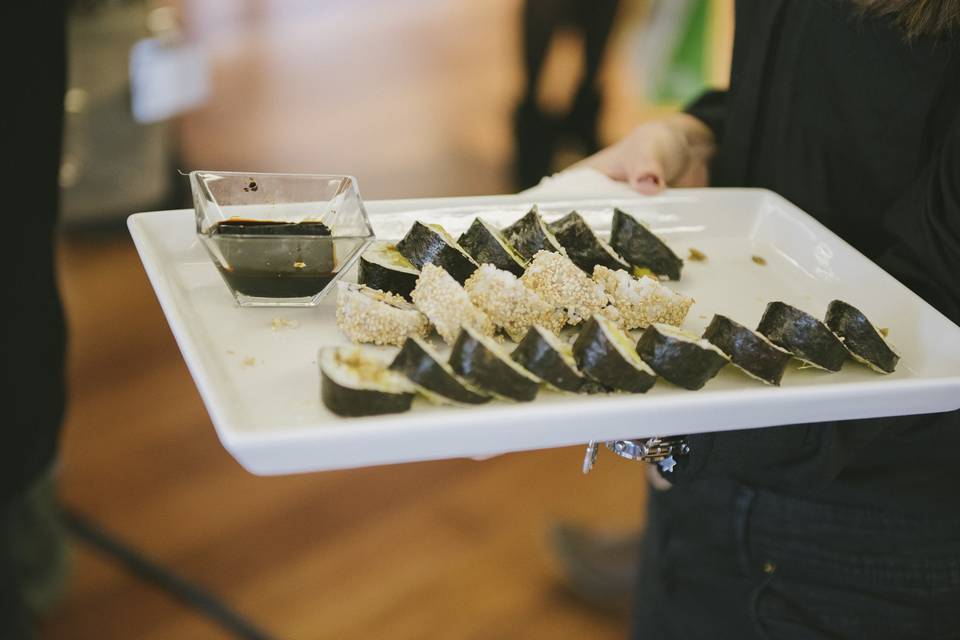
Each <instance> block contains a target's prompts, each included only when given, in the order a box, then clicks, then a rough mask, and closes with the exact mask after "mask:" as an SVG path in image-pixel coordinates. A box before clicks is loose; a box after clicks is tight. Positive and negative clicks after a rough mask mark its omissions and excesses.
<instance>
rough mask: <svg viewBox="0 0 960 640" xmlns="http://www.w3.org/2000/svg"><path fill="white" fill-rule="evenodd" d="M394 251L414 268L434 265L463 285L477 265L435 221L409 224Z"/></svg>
mask: <svg viewBox="0 0 960 640" xmlns="http://www.w3.org/2000/svg"><path fill="white" fill-rule="evenodd" d="M397 251H399V252H400V253H401V254H402V255H403V257H404V258H406V259H407V260H409V261H410V263H411V264H413V266H414V267H416V268H417V269H423V267H424V265H428V264H435V265H437V266H438V267H442V268H443V269H444V270H445V271H446V272H447V273H449V274H450V275H451V276H453V279H454V280H456V281H457V282H459V283H460V284H463V283H464V282H466V280H467V278H469V277H470V274H471V273H473V272H474V270H475V269H476V268H477V267H478V266H479V265H477V263H476V262H474V260H473V258H471V257H470V256H469V255H467V252H466V251H464V250H463V247H461V246H460V245H459V244H457V243H456V241H455V240H454V239H453V238H452V237H451V236H450V234H449V233H447V230H446V229H444V228H443V227H441V226H440V225H438V224H424V223H422V222H420V221H419V220H418V221H416V222H414V223H413V226H412V227H410V230H409V231H407V235H405V236H403V238H402V239H401V240H400V242H398V243H397Z"/></svg>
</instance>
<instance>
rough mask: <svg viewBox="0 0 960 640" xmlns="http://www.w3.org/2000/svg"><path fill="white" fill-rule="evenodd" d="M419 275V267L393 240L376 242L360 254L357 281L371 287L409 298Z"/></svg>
mask: <svg viewBox="0 0 960 640" xmlns="http://www.w3.org/2000/svg"><path fill="white" fill-rule="evenodd" d="M419 276H420V272H419V271H418V270H417V268H416V267H414V266H413V264H411V263H410V261H409V260H407V259H406V258H404V257H403V256H402V255H401V254H400V252H399V251H397V245H395V244H393V243H392V242H384V241H383V240H380V241H378V242H374V243H373V244H371V245H370V247H368V248H367V250H366V251H364V252H363V255H361V256H360V267H359V269H358V274H357V282H359V283H360V284H365V285H367V286H368V287H370V288H371V289H380V290H381V291H389V292H390V293H395V294H397V295H398V296H403V297H404V298H406V299H407V300H409V299H410V292H411V291H413V288H414V287H415V286H417V278H418V277H419Z"/></svg>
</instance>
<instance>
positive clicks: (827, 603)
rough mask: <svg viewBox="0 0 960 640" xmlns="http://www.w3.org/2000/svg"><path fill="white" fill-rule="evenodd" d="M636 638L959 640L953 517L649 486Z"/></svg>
mask: <svg viewBox="0 0 960 640" xmlns="http://www.w3.org/2000/svg"><path fill="white" fill-rule="evenodd" d="M958 500H960V498H958ZM633 637H634V638H636V639H637V640H654V639H660V638H683V639H684V640H694V639H699V638H710V639H726V638H731V639H737V640H739V639H747V638H758V639H768V638H769V639H794V638H797V639H799V638H803V639H807V638H811V639H817V640H819V639H827V638H830V639H839V638H857V639H860V638H870V639H871V640H876V639H883V638H896V639H898V640H899V639H904V638H924V639H929V640H947V639H958V640H960V514H957V513H952V514H944V516H943V517H942V518H936V519H932V518H916V517H910V516H906V515H898V514H890V513H884V512H880V511H877V510H874V509H866V508H851V507H838V506H831V505H826V504H820V503H817V502H811V501H807V500H800V499H797V498H792V497H787V496H781V495H777V494H775V493H771V492H768V491H760V490H753V489H750V488H748V487H744V486H741V485H738V484H736V483H733V482H732V481H728V480H705V481H701V482H698V483H694V484H692V485H688V486H677V487H673V488H672V489H670V490H668V491H665V492H656V491H653V492H652V494H651V497H650V502H649V515H648V524H647V532H646V535H645V537H644V543H643V550H642V558H641V571H640V576H639V587H638V590H637V604H636V608H635V620H634V631H633Z"/></svg>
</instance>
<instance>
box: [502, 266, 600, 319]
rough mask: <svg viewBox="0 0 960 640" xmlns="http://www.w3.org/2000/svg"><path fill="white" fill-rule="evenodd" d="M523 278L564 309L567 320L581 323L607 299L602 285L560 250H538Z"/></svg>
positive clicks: (523, 281) (544, 297) (555, 304)
mask: <svg viewBox="0 0 960 640" xmlns="http://www.w3.org/2000/svg"><path fill="white" fill-rule="evenodd" d="M520 281H521V282H522V283H523V284H524V285H525V286H527V287H529V288H530V289H533V290H534V291H535V292H536V293H537V294H538V295H539V296H540V297H541V298H543V299H544V300H545V301H546V302H548V303H549V304H552V305H553V306H555V307H558V308H560V309H563V311H564V313H565V315H566V321H567V323H568V324H579V323H580V322H582V321H583V320H585V319H587V318H589V317H590V316H592V315H593V314H595V313H597V312H599V311H600V310H601V309H603V308H604V307H605V306H607V303H608V300H607V295H606V293H604V291H603V286H601V285H600V284H598V283H596V282H594V281H593V280H591V279H590V278H589V277H587V275H586V274H584V273H583V271H581V270H580V268H579V267H578V266H577V265H575V264H573V262H571V261H570V258H568V257H566V256H563V255H560V254H559V253H554V252H550V251H538V252H537V254H536V255H535V256H534V257H533V260H532V261H531V262H530V264H529V265H528V266H527V270H526V272H524V274H523V277H521V278H520Z"/></svg>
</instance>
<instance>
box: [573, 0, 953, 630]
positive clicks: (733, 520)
mask: <svg viewBox="0 0 960 640" xmlns="http://www.w3.org/2000/svg"><path fill="white" fill-rule="evenodd" d="M581 166H587V167H593V168H595V169H598V170H600V171H602V172H604V173H605V174H607V175H608V176H610V177H612V178H614V179H618V180H623V181H627V182H628V183H629V184H630V185H631V186H633V187H634V188H635V189H636V190H637V191H639V192H641V193H648V194H653V193H657V192H659V191H660V190H661V189H663V188H664V187H666V186H671V187H675V186H707V185H708V184H709V185H711V186H718V187H724V186H730V187H763V188H768V189H771V190H773V191H776V192H778V193H780V194H782V195H783V196H785V197H786V198H787V199H789V200H791V201H793V202H794V203H796V204H797V205H798V206H799V207H801V208H802V209H804V210H805V211H808V212H810V213H811V214H812V215H813V216H815V217H816V218H818V219H819V220H820V221H821V222H822V223H824V224H825V225H826V226H827V227H829V228H831V229H832V230H833V231H835V232H836V233H837V234H838V235H840V236H841V237H842V238H844V239H845V240H846V241H847V242H849V243H850V244H852V245H853V246H854V247H856V248H857V249H858V250H860V251H861V252H862V253H864V254H865V255H866V256H867V257H869V258H870V259H871V260H874V261H875V262H877V263H878V264H879V265H880V266H881V267H883V268H884V269H886V270H887V271H888V272H889V273H891V274H892V275H893V276H894V277H896V278H897V279H899V280H900V281H901V282H902V283H904V284H905V285H907V286H908V287H909V288H910V289H912V290H913V291H914V292H916V293H917V294H919V295H920V296H922V297H923V298H924V299H925V300H927V301H928V302H929V303H930V304H931V305H933V306H934V307H936V308H937V309H938V310H940V311H941V312H942V313H944V314H945V315H946V316H947V317H948V318H950V319H951V320H952V321H954V322H957V323H960V277H958V274H960V1H958V0H943V1H941V2H924V1H919V0H913V1H911V0H846V1H841V0H835V1H809V0H794V1H791V0H740V1H739V2H737V4H736V37H735V43H734V52H733V63H732V73H731V82H730V88H729V89H728V90H726V91H711V92H709V93H707V94H705V95H703V96H702V97H701V98H700V99H698V100H697V101H696V102H694V103H693V104H692V105H690V106H689V107H688V108H687V109H686V111H685V113H681V114H677V115H674V116H671V117H669V118H666V119H663V120H658V121H654V122H650V123H647V124H644V125H642V126H640V127H639V128H637V129H636V130H635V131H634V132H632V133H631V134H630V135H629V136H628V137H627V138H625V139H624V140H622V141H620V142H619V143H617V144H615V145H613V146H611V147H608V148H606V149H604V150H602V151H600V152H598V153H597V154H595V155H593V156H591V157H589V158H587V159H586V160H584V161H583V162H582V163H581ZM742 285H743V283H740V284H739V285H738V286H742ZM917 330H918V331H922V327H917ZM676 443H677V450H678V451H679V450H680V446H681V445H686V448H687V449H688V450H689V452H688V453H686V454H685V455H680V456H678V465H677V466H676V468H674V469H673V470H672V471H670V472H664V471H660V470H658V473H659V474H660V475H661V476H662V477H663V478H664V479H666V480H668V481H669V483H670V485H671V486H670V488H668V489H666V490H652V491H651V497H650V499H649V515H648V521H647V529H646V532H645V534H644V536H643V542H642V548H641V552H640V575H639V581H638V583H637V585H638V588H637V590H636V598H635V606H634V613H635V620H634V624H635V637H637V638H643V639H644V640H650V639H654V638H748V637H769V638H908V637H909V638H915V637H924V638H948V637H949V638H960V464H958V459H957V457H958V455H960V412H950V413H941V414H934V415H916V416H906V417H891V418H883V419H870V420H857V421H848V422H828V423H820V424H801V425H792V426H783V427H774V428H768V429H759V430H746V431H729V432H720V433H710V434H698V435H691V436H689V437H687V438H685V439H679V438H678V439H676Z"/></svg>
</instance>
